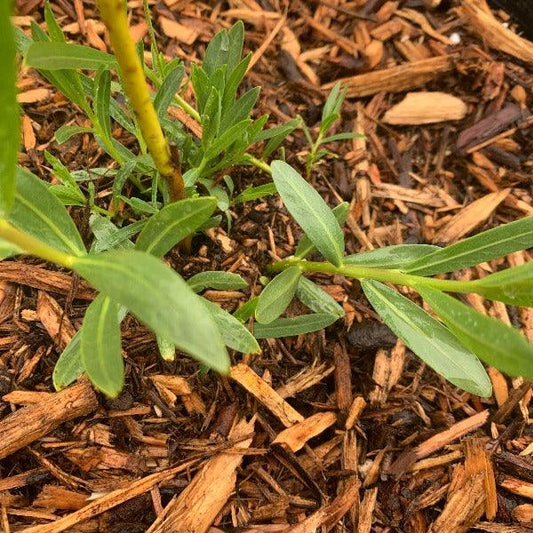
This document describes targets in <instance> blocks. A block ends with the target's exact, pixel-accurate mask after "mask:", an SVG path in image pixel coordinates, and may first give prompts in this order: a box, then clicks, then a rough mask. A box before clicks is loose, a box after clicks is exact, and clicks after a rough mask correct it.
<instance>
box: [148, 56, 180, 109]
mask: <svg viewBox="0 0 533 533" xmlns="http://www.w3.org/2000/svg"><path fill="white" fill-rule="evenodd" d="M184 74H185V69H184V67H183V64H176V65H175V67H174V68H173V69H172V70H170V71H169V72H168V73H167V75H166V76H165V79H164V80H163V83H162V84H161V87H159V90H158V91H157V94H156V95H155V98H154V107H155V110H156V112H157V116H158V117H159V119H161V118H163V117H164V116H165V114H166V112H167V109H168V106H169V105H170V103H171V102H172V99H173V98H174V96H175V95H176V93H177V92H178V89H179V88H180V85H181V81H182V80H183V75H184Z"/></svg>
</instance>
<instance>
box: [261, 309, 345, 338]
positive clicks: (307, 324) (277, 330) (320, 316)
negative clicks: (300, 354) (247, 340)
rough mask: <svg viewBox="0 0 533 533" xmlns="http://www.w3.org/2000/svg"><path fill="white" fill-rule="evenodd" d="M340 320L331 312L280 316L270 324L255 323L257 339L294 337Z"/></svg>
mask: <svg viewBox="0 0 533 533" xmlns="http://www.w3.org/2000/svg"><path fill="white" fill-rule="evenodd" d="M336 320H338V317H336V316H335V315H330V314H329V313H313V314H312V315H301V316H295V317H294V318H278V319H277V320H274V321H272V322H270V324H255V326H254V336H255V338H256V339H279V338H282V337H294V336H295V335H303V334H305V333H312V332H313V331H319V330H321V329H324V328H326V327H328V326H330V325H331V324H333V322H335V321H336Z"/></svg>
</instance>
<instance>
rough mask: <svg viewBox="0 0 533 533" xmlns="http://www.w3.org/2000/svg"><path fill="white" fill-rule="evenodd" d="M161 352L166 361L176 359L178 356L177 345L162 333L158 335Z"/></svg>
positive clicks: (158, 345)
mask: <svg viewBox="0 0 533 533" xmlns="http://www.w3.org/2000/svg"><path fill="white" fill-rule="evenodd" d="M156 340H157V347H158V348H159V354H160V355H161V357H162V358H163V359H164V360H165V361H174V359H175V358H176V346H174V344H173V343H172V342H170V341H168V340H167V339H165V338H164V337H161V335H156Z"/></svg>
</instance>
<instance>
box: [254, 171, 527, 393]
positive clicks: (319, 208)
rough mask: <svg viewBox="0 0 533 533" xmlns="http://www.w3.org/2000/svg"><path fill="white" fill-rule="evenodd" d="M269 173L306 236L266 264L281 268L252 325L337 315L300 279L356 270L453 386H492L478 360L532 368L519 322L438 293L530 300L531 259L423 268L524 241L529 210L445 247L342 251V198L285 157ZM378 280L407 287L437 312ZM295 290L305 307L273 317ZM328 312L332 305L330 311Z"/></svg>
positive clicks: (516, 369) (487, 256)
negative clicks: (472, 274) (471, 275)
mask: <svg viewBox="0 0 533 533" xmlns="http://www.w3.org/2000/svg"><path fill="white" fill-rule="evenodd" d="M272 176H273V180H274V183H275V184H276V187H277V190H278V192H279V194H280V196H281V198H282V199H283V202H284V204H285V207H286V208H287V210H288V211H289V212H290V213H291V215H292V216H293V217H294V218H295V220H296V222H297V223H298V224H299V225H300V227H301V228H302V230H303V231H304V232H305V235H304V237H303V238H302V240H301V241H300V243H299V244H298V246H297V248H296V254H295V256H294V257H293V258H292V259H287V260H284V261H280V262H278V263H275V264H274V265H272V267H271V269H272V271H274V272H275V271H281V272H280V273H278V274H277V275H276V276H275V277H274V278H273V279H272V280H271V281H270V282H269V283H268V285H267V286H266V287H265V289H264V290H263V292H262V293H261V295H260V296H259V298H258V300H257V303H256V305H255V317H256V319H257V321H258V323H259V325H260V326H261V328H271V329H272V330H275V329H276V328H278V327H280V325H281V324H282V323H285V322H286V321H288V320H291V321H292V322H293V323H294V322H295V321H296V320H300V321H305V322H306V323H310V322H311V321H312V320H316V321H317V322H319V321H320V320H321V318H322V317H323V316H324V315H325V316H328V315H329V316H330V318H331V319H332V321H334V320H335V319H336V318H339V317H341V316H342V308H340V307H339V306H338V304H336V302H334V301H333V302H331V301H330V300H329V299H330V298H331V297H329V296H328V295H326V298H325V297H324V294H326V293H324V292H323V291H322V289H320V288H319V287H317V286H316V285H315V284H314V283H312V282H311V281H310V280H308V279H307V278H305V277H304V273H305V272H325V273H331V274H341V275H344V276H348V277H353V278H356V279H359V280H360V281H361V286H362V288H363V291H364V293H365V295H366V297H367V299H368V300H369V302H370V303H371V304H372V306H373V307H374V309H375V310H376V311H377V312H378V314H379V315H380V316H381V318H382V319H383V321H384V322H385V323H386V324H387V325H388V326H389V327H390V328H391V329H392V331H394V333H396V335H397V336H398V337H400V338H401V339H402V340H403V341H404V342H405V344H406V345H407V346H408V347H409V348H410V349H411V350H412V351H413V352H414V353H416V354H417V355H418V356H419V357H420V358H421V359H422V360H424V361H425V362H426V363H427V364H428V365H429V366H431V367H432V368H433V369H434V370H435V371H437V372H438V373H439V374H441V375H442V376H443V377H444V378H446V379H447V380H448V381H450V382H451V383H453V384H455V385H457V386H458V387H461V388H463V389H465V390H467V391H469V392H472V393H474V394H477V395H479V396H489V395H490V394H491V383H490V380H489V378H488V376H487V374H486V372H485V369H484V368H483V366H482V365H481V363H480V360H481V361H483V362H485V363H487V364H489V365H491V366H494V367H496V368H499V369H500V370H502V371H504V372H506V373H507V374H509V375H511V376H524V377H533V345H531V344H530V343H529V342H528V341H527V340H526V338H525V337H524V336H523V335H522V334H521V333H520V332H519V331H518V330H516V329H514V328H512V327H510V326H508V325H506V324H504V323H503V322H501V321H499V320H496V319H494V318H492V317H490V316H488V315H486V314H482V313H480V312H479V311H477V310H475V309H473V308H471V307H469V306H468V305H466V304H464V303H463V302H461V301H460V300H459V299H457V298H454V297H452V296H450V295H449V294H447V293H469V292H475V293H477V294H480V295H482V296H484V297H485V298H487V299H490V300H497V301H501V302H504V303H507V304H511V305H519V306H533V263H526V264H525V265H523V266H519V267H514V268H509V269H506V270H503V271H500V272H496V273H493V274H490V275H487V276H485V277H483V278H481V279H479V280H475V281H471V282H461V281H455V280H447V279H441V278H434V277H431V276H433V275H436V274H445V273H450V272H452V271H454V270H458V269H462V268H466V267H470V266H473V265H476V264H479V263H482V262H485V261H491V260H493V259H497V258H499V257H502V256H504V255H507V254H510V253H513V252H516V251H518V250H523V249H527V248H531V247H533V217H526V218H523V219H521V220H518V221H515V222H511V223H509V224H504V225H502V226H499V227H496V228H494V229H491V230H488V231H485V232H483V233H480V234H478V235H475V236H473V237H470V238H468V239H465V240H463V241H460V242H458V243H455V244H453V245H451V246H448V247H445V248H440V247H438V246H430V245H396V246H388V247H385V248H382V249H378V250H372V251H368V252H363V253H359V254H355V255H348V256H344V237H343V233H342V231H341V226H342V224H343V222H344V218H345V217H346V212H347V206H345V205H344V204H341V205H339V206H337V208H335V209H334V210H331V209H330V208H329V207H328V206H327V204H326V203H325V202H324V201H323V200H322V198H321V197H320V196H319V195H318V194H317V192H316V191H315V190H314V189H313V187H312V186H311V185H310V184H309V183H307V181H306V180H305V179H304V178H303V177H302V176H300V175H299V174H298V172H296V171H295V170H294V168H292V167H291V166H290V165H288V164H287V163H285V162H282V161H274V162H273V163H272ZM314 250H318V252H320V254H321V255H322V256H323V257H324V258H325V259H326V261H325V262H318V263H317V262H312V261H306V260H305V257H306V256H307V255H309V253H311V252H312V251H314ZM386 283H389V284H390V283H392V284H395V285H405V286H409V287H411V288H412V289H414V290H415V291H416V292H417V293H418V294H419V295H420V297H421V298H422V300H423V301H424V302H425V303H426V304H427V306H428V307H429V308H430V309H431V310H432V311H433V313H434V314H435V315H436V317H437V318H435V317H434V316H432V315H431V314H430V313H428V312H427V311H425V310H424V309H423V308H422V307H420V306H418V305H417V304H416V303H414V302H413V301H411V300H409V299H408V298H406V297H405V296H403V295H402V294H400V293H399V292H398V291H396V290H394V289H392V288H390V287H389V286H387V285H386ZM319 291H321V292H319ZM295 296H296V297H298V298H299V299H300V300H301V301H302V302H303V303H304V304H305V305H307V306H308V307H309V308H310V309H311V310H312V311H314V313H313V314H310V315H302V316H300V317H295V318H280V316H281V315H282V314H283V313H284V312H285V310H286V309H287V307H288V306H289V304H290V303H291V301H292V300H293V298H294V297H295ZM337 311H341V312H339V313H338V314H336V312H337ZM261 328H260V331H262V329H261ZM255 331H256V332H257V326H256V330H255ZM304 331H309V330H308V329H307V328H306V327H305V326H303V325H302V329H301V330H299V329H295V330H294V329H293V330H292V332H296V333H302V332H304Z"/></svg>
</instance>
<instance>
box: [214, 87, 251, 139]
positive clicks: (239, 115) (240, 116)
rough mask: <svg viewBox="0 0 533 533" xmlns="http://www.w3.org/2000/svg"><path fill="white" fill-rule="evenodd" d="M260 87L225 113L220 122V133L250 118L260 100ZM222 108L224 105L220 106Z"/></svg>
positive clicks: (248, 92)
mask: <svg viewBox="0 0 533 533" xmlns="http://www.w3.org/2000/svg"><path fill="white" fill-rule="evenodd" d="M260 92H261V88H260V87H254V88H253V89H250V90H249V91H247V92H246V93H244V94H243V95H242V96H241V97H240V98H239V99H238V100H237V101H236V102H234V103H233V104H232V105H231V106H230V107H229V108H228V109H227V110H226V112H225V114H224V116H223V117H222V119H221V122H220V131H221V132H225V131H226V130H228V129H230V128H231V127H232V126H234V125H235V124H238V123H239V122H242V121H243V120H246V119H248V118H250V114H251V113H252V110H253V108H254V106H255V104H256V102H257V99H258V98H259V93H260ZM220 105H221V106H222V103H221V104H220Z"/></svg>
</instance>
